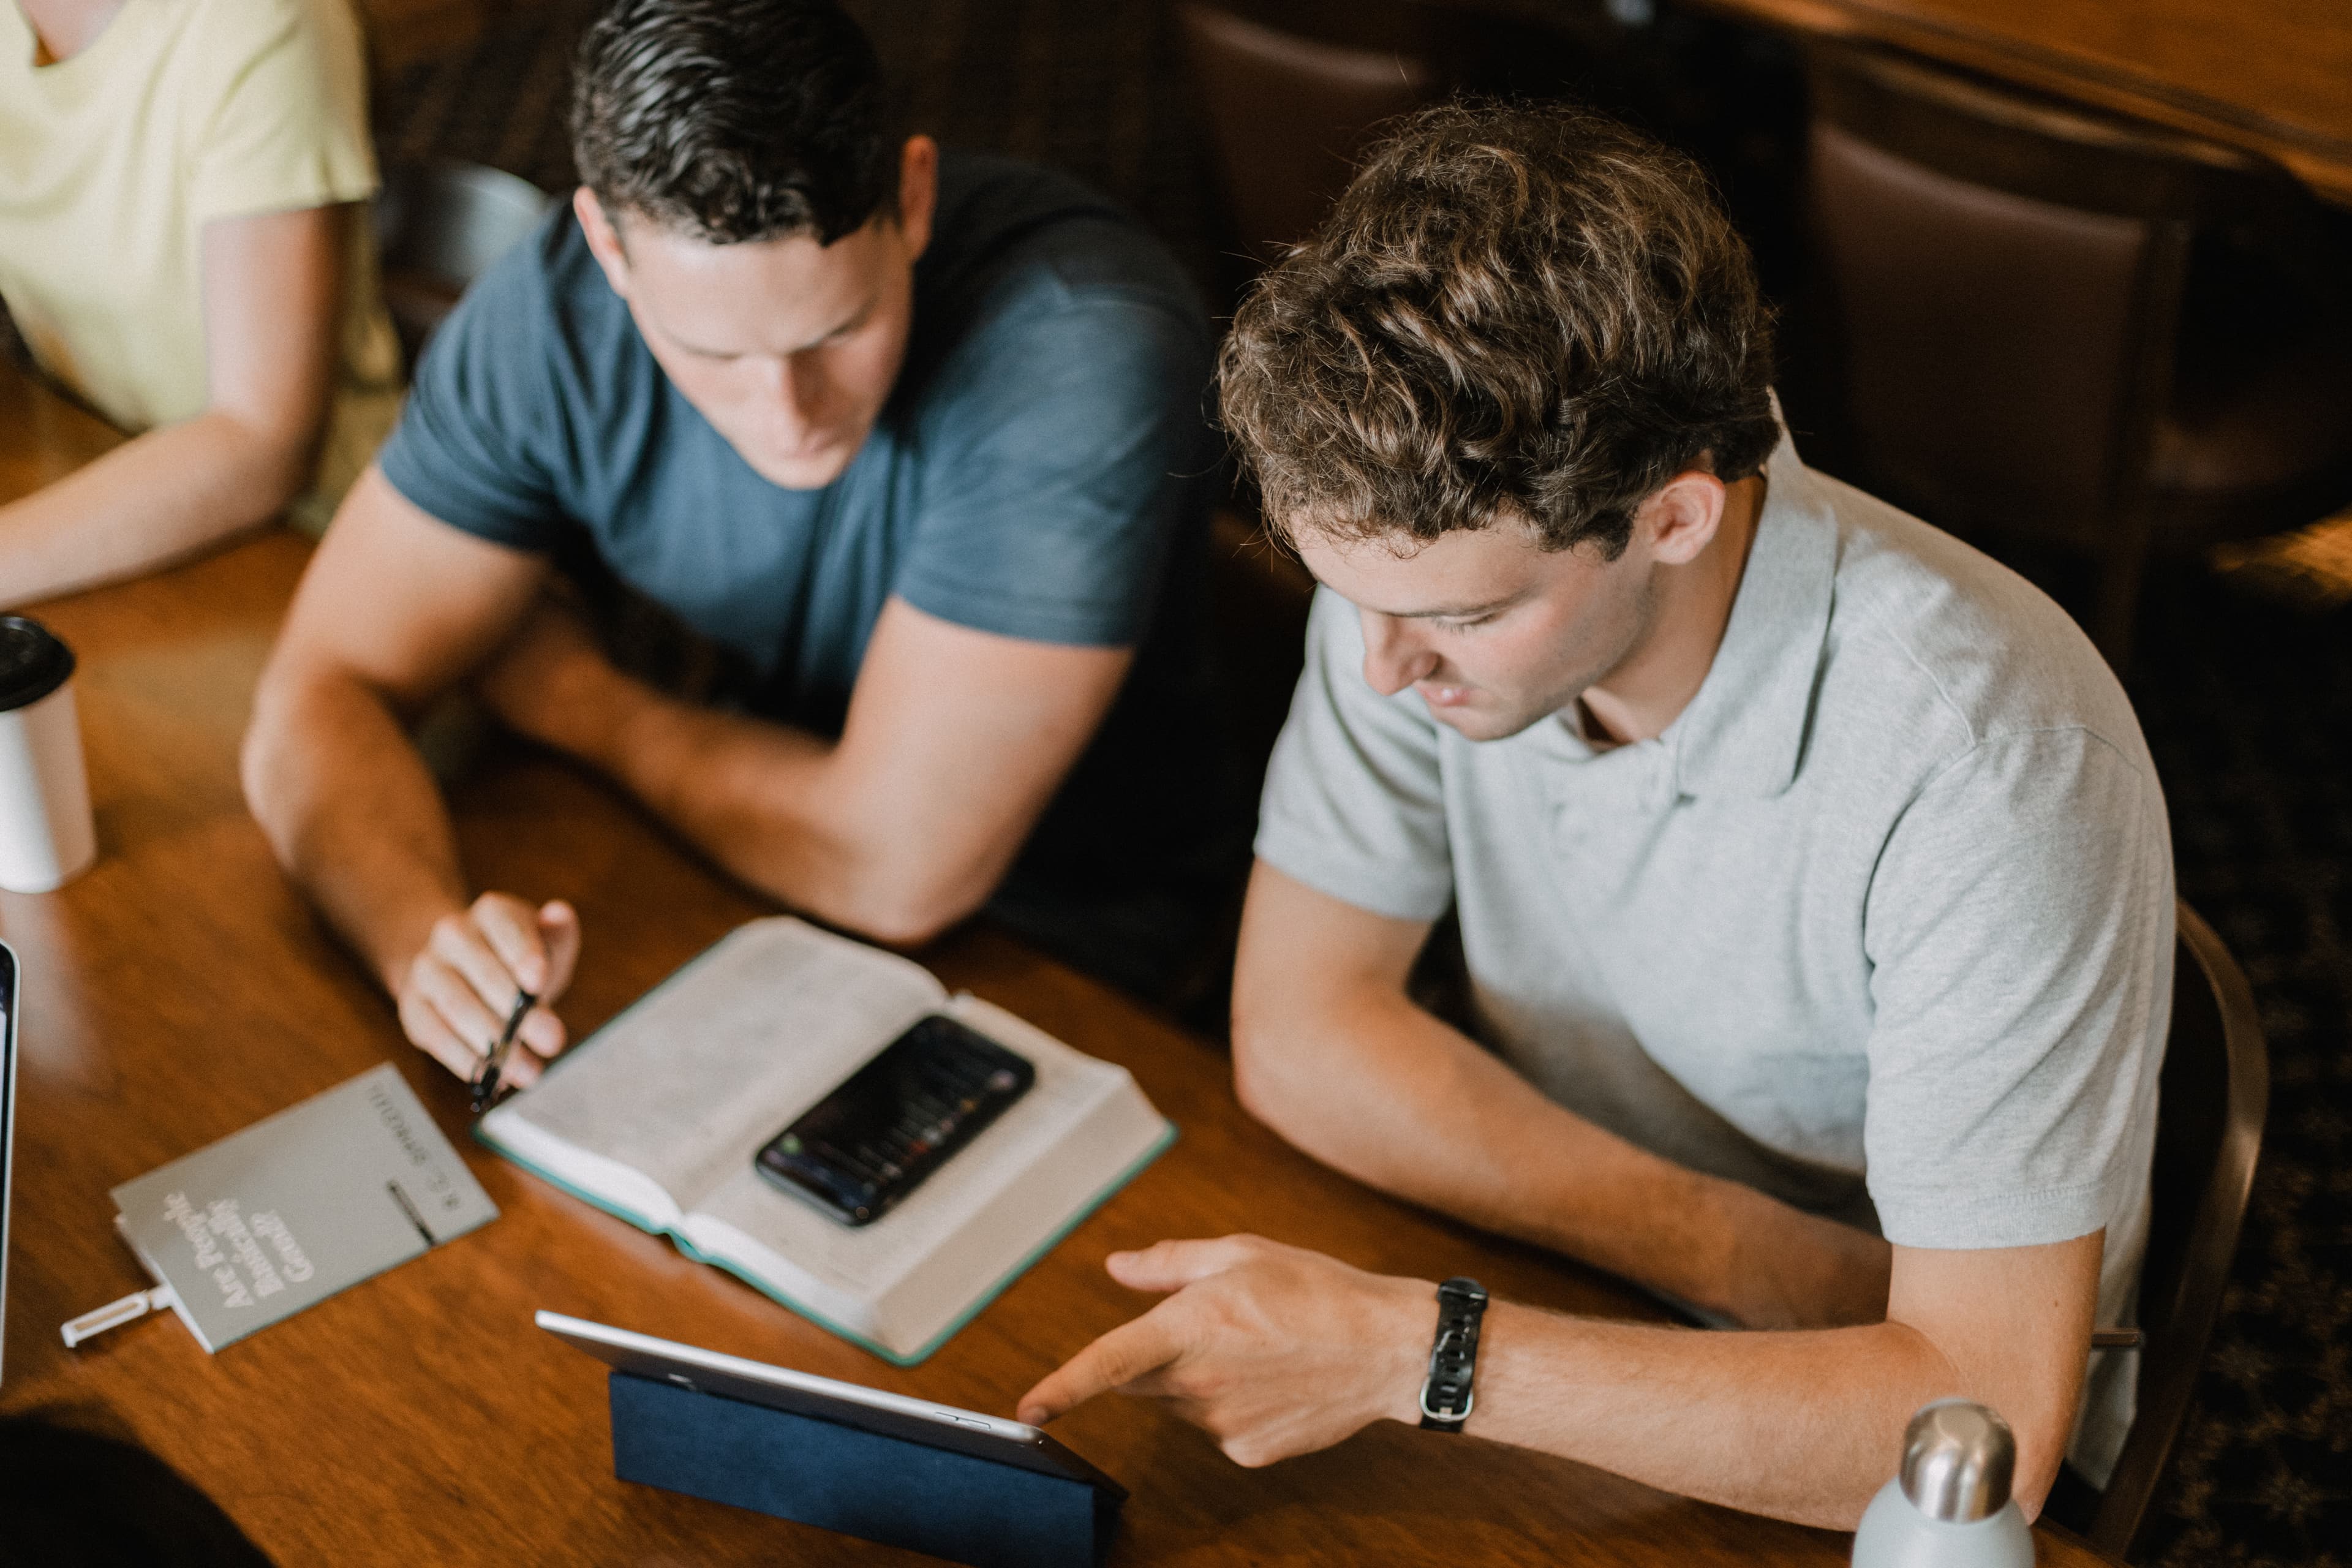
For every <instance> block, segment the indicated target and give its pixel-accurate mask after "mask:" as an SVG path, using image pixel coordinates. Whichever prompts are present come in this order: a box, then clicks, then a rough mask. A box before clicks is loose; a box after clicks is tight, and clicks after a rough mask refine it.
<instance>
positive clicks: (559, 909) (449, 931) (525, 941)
mask: <svg viewBox="0 0 2352 1568" xmlns="http://www.w3.org/2000/svg"><path fill="white" fill-rule="evenodd" d="M579 958H580V917H579V916H578V915H576V914H574V913H573V912H572V906H571V905H570V904H567V903H564V902H562V900H554V901H551V902H549V903H545V904H541V906H540V907H539V908H538V909H536V910H534V909H532V908H531V907H530V905H529V904H527V903H525V902H523V901H522V900H520V899H518V898H515V897H514V896H513V895H511V894H509V893H484V894H483V895H482V896H481V897H480V898H478V899H476V900H474V902H473V907H472V908H470V909H467V910H464V911H463V912H461V913H456V914H448V915H444V916H442V917H441V919H439V920H438V921H435V922H434V924H433V931H432V935H431V936H430V937H429V938H427V940H426V942H425V946H424V947H423V949H421V950H420V951H419V952H417V954H416V956H415V958H414V959H412V960H410V961H409V964H408V973H407V974H406V975H405V976H404V978H403V980H402V981H401V984H400V995H399V1003H400V1026H401V1027H402V1028H403V1029H404V1030H405V1031H406V1032H407V1034H408V1037H409V1039H410V1041H411V1042H413V1043H414V1044H415V1045H416V1046H417V1047H419V1048H421V1049H422V1050H424V1051H425V1054H426V1055H428V1056H430V1057H432V1058H433V1059H434V1060H436V1061H437V1062H439V1063H440V1064H441V1065H442V1066H443V1067H446V1068H448V1069H449V1070H450V1071H451V1072H453V1073H456V1074H457V1076H458V1077H459V1078H461V1079H465V1080H466V1081H467V1082H468V1083H471V1082H472V1081H473V1080H474V1079H476V1078H478V1077H479V1076H480V1074H481V1070H482V1064H483V1061H484V1060H485V1059H486V1058H488V1054H489V1049H490V1047H491V1046H493V1045H495V1044H496V1043H497V1042H498V1038H499V1035H500V1034H501V1033H502V1032H504V1030H505V1028H506V1022H507V1016H508V1015H509V1013H511V1012H513V1011H514V1007H515V1004H516V1002H517V1001H518V1000H519V999H520V994H521V993H522V992H525V991H528V992H530V994H532V995H534V996H536V997H538V998H539V1002H538V1005H536V1006H534V1007H532V1008H531V1010H530V1013H529V1014H528V1015H527V1016H525V1017H524V1019H523V1021H522V1027H521V1028H520V1030H518V1031H517V1032H516V1035H515V1039H516V1042H517V1043H518V1044H520V1045H521V1046H523V1047H527V1048H526V1049H523V1050H520V1051H516V1052H514V1053H512V1054H510V1055H509V1057H508V1058H507V1060H506V1066H505V1068H504V1069H503V1070H502V1072H501V1075H500V1076H501V1077H502V1078H503V1079H505V1080H506V1081H507V1082H509V1083H511V1084H513V1085H514V1086H515V1087H517V1088H518V1089H521V1088H527V1087H529V1086H530V1085H531V1084H533V1083H536V1082H538V1081H539V1072H540V1060H541V1058H551V1057H553V1056H554V1055H555V1054H556V1053H557V1052H558V1051H561V1050H562V1048H563V1021H562V1019H561V1018H558V1017H557V1016H555V1014H554V1012H553V1011H552V1009H551V1004H552V1003H553V1002H554V1001H555V999H556V998H557V997H559V996H561V995H562V994H563V988H564V987H565V986H566V985H569V984H571V983H572V966H573V965H574V964H575V963H577V962H578V961H579Z"/></svg>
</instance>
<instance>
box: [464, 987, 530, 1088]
mask: <svg viewBox="0 0 2352 1568" xmlns="http://www.w3.org/2000/svg"><path fill="white" fill-rule="evenodd" d="M538 1002H539V998H538V997H536V996H534V995H532V994H530V992H528V991H518V992H516V993H515V1005H514V1011H513V1012H511V1013H509V1014H508V1015H507V1026H506V1027H505V1028H503V1029H500V1030H499V1039H498V1044H496V1045H494V1046H492V1047H490V1054H489V1056H488V1058H487V1059H486V1060H484V1061H483V1063H482V1075H481V1077H479V1078H478V1079H475V1080H474V1114H475V1115H477V1116H479V1115H480V1114H481V1113H482V1112H483V1111H485V1110H488V1109H489V1108H490V1101H491V1100H495V1099H497V1098H498V1092H499V1069H500V1068H504V1067H505V1066H506V1065H507V1053H508V1052H509V1051H510V1050H512V1049H514V1040H515V1031H516V1030H517V1029H520V1028H521V1027H522V1021H523V1017H524V1016H525V1015H527V1014H528V1013H530V1010H531V1008H532V1007H533V1006H535V1005H537V1004H538Z"/></svg>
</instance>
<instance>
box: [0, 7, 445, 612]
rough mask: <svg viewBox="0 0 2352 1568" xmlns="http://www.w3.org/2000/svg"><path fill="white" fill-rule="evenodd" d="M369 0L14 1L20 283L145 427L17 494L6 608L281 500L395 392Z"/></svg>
mask: <svg viewBox="0 0 2352 1568" xmlns="http://www.w3.org/2000/svg"><path fill="white" fill-rule="evenodd" d="M376 183H377V181H376V170H375V159H374V154H373V150H372V148H371V146H370V144H369V141H368V132H367V100H366V78H365V72H364V68H363V66H362V56H361V43H360V35H359V29H358V26H357V24H356V23H355V22H354V20H353V18H352V14H351V11H350V9H349V5H348V0H0V300H5V303H6V306H7V310H8V313H9V315H10V317H11V318H12V319H13V321H14V322H15V324H16V330H17V331H18V333H19V334H20V335H21V336H22V338H23V340H24V342H25V343H26V347H27V348H29V349H30V351H31V352H32V354H33V357H34V359H35V360H36V362H37V363H38V364H39V366H40V367H41V369H42V370H43V371H44V372H45V373H46V374H47V375H49V376H50V377H51V378H53V379H54V380H56V381H57V382H58V383H60V384H63V385H64V386H66V387H67V388H68V389H69V390H70V391H72V392H73V393H75V394H76V395H78V396H79V397H80V398H81V399H82V400H83V401H84V402H85V403H87V404H89V405H90V406H91V407H92V408H94V409H95V410H97V411H98V412H99V413H100V414H101V415H103V416H106V417H107V418H108V419H109V420H110V421H112V422H113V423H114V424H116V425H118V426H121V428H123V429H124V430H125V431H128V432H132V433H134V434H135V435H136V438H135V439H133V440H131V441H129V442H126V443H125V444H124V445H123V446H121V447H118V448H116V449H115V450H113V451H111V452H110V453H108V454H107V455H106V456H105V457H103V458H100V459H98V460H97V461H96V462H93V463H90V464H89V465H87V466H85V467H84V468H80V469H79V470H77V471H76V472H74V473H72V474H69V475H68V476H67V477H66V478H64V479H59V480H58V482H56V483H55V484H52V485H50V486H48V487H47V488H46V489H41V490H37V491H36V492H34V493H33V494H32V495H29V496H26V497H25V498H23V499H21V500H16V501H13V502H10V503H8V504H6V505H5V506H0V609H7V608H10V607H13V606H16V605H26V604H30V603H34V602H36V601H38V600H41V599H47V598H50V597H54V596H56V595H61V594H66V593H70V592H73V591H74V590H76V589H79V588H84V587H89V586H91V585H94V584H99V583H104V582H109V581H112V580H115V579H118V578H122V577H128V576H132V575H136V574H139V573H142V572H146V571H150V570H152V569H154V568H156V567H158V566H161V565H163V564H165V563H169V562H172V561H174V560H176V559H179V558H180V557H183V556H185V555H188V554H191V553H194V552H197V551H201V550H203V549H205V548H207V547H209V546H211V545H214V544H215V543H218V542H221V541H222V540H224V539H226V538H227V537H229V536H231V535H233V534H235V533H236V532H238V531H242V530H245V529H247V528H250V527H253V526H255V525H257V524H259V523H262V522H264V521H268V520H269V519H271V518H274V517H277V516H278V515H280V514H282V513H287V512H289V510H290V511H291V513H292V515H293V517H294V519H295V521H298V522H301V521H309V520H316V521H319V522H323V521H324V519H325V518H326V517H327V516H328V515H330V514H331V511H332V510H333V507H334V503H335V501H336V500H338V499H339V498H340V497H341V493H342V491H343V489H345V488H346V487H347V486H348V485H349V484H350V482H351V480H352V479H353V478H354V477H356V476H357V475H358V473H359V471H360V470H361V469H362V468H364V467H365V466H366V464H367V461H368V459H369V458H370V457H372V456H373V452H374V448H375V446H376V444H377V442H378V440H379V439H380V438H381V437H383V435H384V433H385V432H386V431H388V430H389V429H390V428H391V426H392V424H393V421H394V418H395V416H396V415H397V412H398V401H399V383H400V350H399V344H398V341H397V339H396V338H395V337H394V334H393V331H392V326H391V323H390V321H389V320H388V319H387V318H386V317H385V315H384V312H383V304H382V300H381V296H380V293H379V290H378V289H377V285H376V277H375V252H374V247H373V242H372V240H371V237H370V235H369V229H368V222H367V201H368V198H369V197H370V196H372V195H373V194H374V192H375V188H376Z"/></svg>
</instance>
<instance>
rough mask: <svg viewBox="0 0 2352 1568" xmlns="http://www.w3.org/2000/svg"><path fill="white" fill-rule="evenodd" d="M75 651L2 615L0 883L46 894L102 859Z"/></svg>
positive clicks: (30, 624)
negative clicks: (86, 768) (84, 751)
mask: <svg viewBox="0 0 2352 1568" xmlns="http://www.w3.org/2000/svg"><path fill="white" fill-rule="evenodd" d="M73 670H74V657H73V650H72V649H70V648H68V647H66V645H65V644H64V643H62V642H60V641H58V638H57V637H55V636H54V635H53V634H52V633H51V632H50V631H49V629H48V628H47V626H42V625H41V624H40V623H39V622H38V621H32V620H27V619H26V618H25V617H24V616H0V888H5V889H8V890H9V891H10V892H12V893H46V892H47V891H49V890H50V889H53V888H61V887H63V886H64V885H65V884H66V883H68V882H70V881H71V880H73V879H75V878H76V877H79V876H80V875H81V874H82V872H84V871H86V870H88V869H89V863H90V862H91V861H93V860H95V859H97V858H98V834H97V831H96V828H95V826H94V825H93V824H92V823H91V821H90V816H89V775H88V774H87V773H84V772H83V770H82V760H81V726H80V724H79V721H77V720H76V719H75V717H74V701H73V684H72V681H73Z"/></svg>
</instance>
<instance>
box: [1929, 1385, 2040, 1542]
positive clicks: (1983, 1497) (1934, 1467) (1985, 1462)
mask: <svg viewBox="0 0 2352 1568" xmlns="http://www.w3.org/2000/svg"><path fill="white" fill-rule="evenodd" d="M2016 1468H2017V1437H2016V1436H2015V1434H2013V1433H2011V1431H2010V1429H2009V1423H2008V1422H2006V1421H2004V1420H2002V1419H2001V1418H2000V1415H1999V1414H1997V1413H1996V1412H1994V1411H1991V1410H1989V1409H1987V1408H1986V1407H1985V1406H1983V1405H1979V1404H1977V1403H1976V1402H1975V1401H1974V1400H1969V1399H1938V1400H1937V1401H1936V1402H1935V1403H1934V1404H1933V1405H1922V1406H1921V1407H1920V1409H1919V1413H1918V1414H1917V1415H1914V1416H1912V1417H1911V1425H1910V1426H1909V1427H1908V1428H1907V1429H1906V1431H1905V1432H1904V1434H1903V1495H1904V1496H1906V1497H1907V1498H1909V1499H1910V1500H1911V1506H1912V1507H1914V1508H1916V1509H1917V1510H1919V1511H1920V1512H1921V1513H1923V1514H1925V1515H1927V1517H1928V1518H1929V1519H1935V1520H1942V1521H1947V1522H1948V1523H1953V1524H1970V1523H1973V1522H1975V1521H1978V1520H1980V1519H1990V1517H1992V1516H1993V1515H1994V1514H1996V1513H1999V1512H2000V1510H2002V1509H2003V1508H2004V1507H2006V1506H2007V1505H2008V1502H2009V1489H2010V1481H2011V1477H2012V1476H2013V1475H2014V1473H2015V1471H2016Z"/></svg>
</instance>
